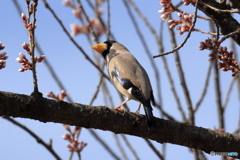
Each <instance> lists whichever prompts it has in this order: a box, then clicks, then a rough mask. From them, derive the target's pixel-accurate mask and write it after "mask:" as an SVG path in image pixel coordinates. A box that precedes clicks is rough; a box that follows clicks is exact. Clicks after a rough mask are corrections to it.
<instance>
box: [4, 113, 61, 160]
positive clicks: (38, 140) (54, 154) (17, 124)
mask: <svg viewBox="0 0 240 160" xmlns="http://www.w3.org/2000/svg"><path fill="white" fill-rule="evenodd" d="M2 117H3V118H4V119H6V120H8V121H10V122H12V123H13V124H15V125H16V126H18V127H20V128H21V129H23V130H24V131H26V132H27V133H28V134H30V135H31V136H32V137H33V138H35V139H36V141H37V142H38V143H40V144H41V145H43V146H44V147H45V148H46V149H47V150H48V151H49V152H50V153H51V154H52V155H53V156H54V157H55V158H56V159H57V160H61V158H60V157H59V155H58V154H57V153H56V152H55V151H54V150H53V148H52V140H50V143H48V144H47V143H45V142H44V141H43V140H42V139H41V138H40V137H38V136H37V135H36V134H35V133H34V132H32V131H31V130H30V129H28V128H27V127H26V126H24V125H22V124H21V123H18V122H17V121H15V120H14V119H13V118H10V117H8V116H2Z"/></svg>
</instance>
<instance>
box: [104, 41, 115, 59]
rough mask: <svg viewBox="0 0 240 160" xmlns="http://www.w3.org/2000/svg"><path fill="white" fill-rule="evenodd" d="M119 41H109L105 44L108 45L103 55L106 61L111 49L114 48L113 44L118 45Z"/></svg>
mask: <svg viewBox="0 0 240 160" xmlns="http://www.w3.org/2000/svg"><path fill="white" fill-rule="evenodd" d="M116 42H117V41H114V40H108V41H105V42H104V43H106V44H107V49H106V50H105V51H103V53H102V56H103V57H104V59H105V58H106V56H107V55H108V53H109V50H110V48H111V47H112V45H113V43H116Z"/></svg>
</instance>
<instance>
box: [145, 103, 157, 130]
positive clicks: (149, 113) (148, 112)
mask: <svg viewBox="0 0 240 160" xmlns="http://www.w3.org/2000/svg"><path fill="white" fill-rule="evenodd" d="M143 108H144V111H145V114H146V118H147V124H148V126H149V128H151V127H152V125H153V122H154V117H153V113H152V106H151V105H150V104H149V105H148V106H144V107H143Z"/></svg>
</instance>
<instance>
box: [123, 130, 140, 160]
mask: <svg viewBox="0 0 240 160" xmlns="http://www.w3.org/2000/svg"><path fill="white" fill-rule="evenodd" d="M121 136H122V138H123V140H124V141H125V143H126V145H127V146H128V148H129V149H130V151H131V152H132V153H133V155H134V157H135V159H136V160H140V158H139V157H138V155H137V153H136V151H135V150H134V149H133V147H132V146H131V144H130V143H129V141H128V140H127V138H126V136H125V135H124V134H121Z"/></svg>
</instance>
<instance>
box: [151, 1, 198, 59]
mask: <svg viewBox="0 0 240 160" xmlns="http://www.w3.org/2000/svg"><path fill="white" fill-rule="evenodd" d="M197 5H198V0H197V1H196V3H195V12H194V20H193V25H192V26H191V27H190V29H189V32H188V34H187V36H186V38H185V39H184V40H183V42H182V43H181V44H180V45H179V46H177V47H176V48H174V49H173V50H172V51H169V52H165V53H162V54H159V55H156V56H153V58H157V57H161V56H164V55H168V54H170V53H173V52H175V51H177V50H179V49H180V48H182V47H183V46H184V44H185V43H186V42H187V40H188V38H189V37H190V35H191V33H192V29H193V28H194V26H195V24H196V21H197V11H198V8H197Z"/></svg>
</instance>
